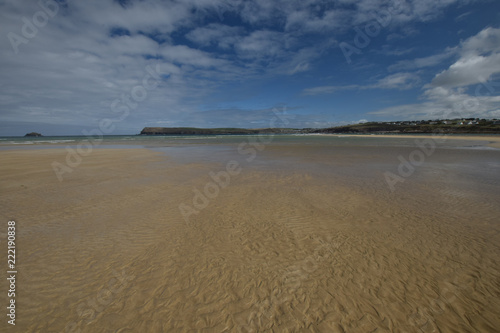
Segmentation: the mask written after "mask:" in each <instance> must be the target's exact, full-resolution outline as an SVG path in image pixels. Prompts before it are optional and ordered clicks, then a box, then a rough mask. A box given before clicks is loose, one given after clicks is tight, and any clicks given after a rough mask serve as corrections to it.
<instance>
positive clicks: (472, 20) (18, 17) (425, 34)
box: [0, 0, 500, 136]
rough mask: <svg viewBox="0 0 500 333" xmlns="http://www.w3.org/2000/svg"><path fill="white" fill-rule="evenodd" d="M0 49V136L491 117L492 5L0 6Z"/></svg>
mask: <svg viewBox="0 0 500 333" xmlns="http://www.w3.org/2000/svg"><path fill="white" fill-rule="evenodd" d="M0 36H1V38H0V136H17V135H24V134H26V133H28V132H31V131H36V132H40V133H42V134H44V135H84V134H85V133H91V132H93V133H97V132H99V131H101V132H102V133H104V134H109V135H119V134H137V133H139V132H140V131H141V129H142V128H144V127H180V126H187V127H208V128H214V127H244V128H266V127H270V125H271V124H274V125H275V126H276V127H280V126H285V125H286V127H293V128H311V127H313V128H322V127H332V126H339V125H344V124H353V123H359V122H366V121H397V120H420V119H446V118H466V117H475V118H476V117H477V118H488V119H493V118H500V1H498V0H336V1H333V0H331V1H325V0H302V1H294V0H178V1H161V0H142V1H135V0H128V1H127V0H119V1H113V0H99V1H98V0H90V1H81V0H80V1H77V0H66V1H63V0H58V1H55V0H0ZM276 114H280V115H282V116H283V117H286V119H287V120H286V124H285V122H283V124H276V123H273V121H272V120H273V119H274V118H275V115H276Z"/></svg>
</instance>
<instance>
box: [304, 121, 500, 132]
mask: <svg viewBox="0 0 500 333" xmlns="http://www.w3.org/2000/svg"><path fill="white" fill-rule="evenodd" d="M436 132H441V133H448V134H500V123H499V122H498V121H492V120H484V119H483V120H464V121H457V120H448V121H447V120H443V121H417V122H369V123H363V124H354V125H346V126H338V127H330V128H321V129H316V130H313V131H312V133H325V134H327V133H344V134H347V133H348V134H368V133H369V134H390V133H393V134H420V133H422V134H424V133H436Z"/></svg>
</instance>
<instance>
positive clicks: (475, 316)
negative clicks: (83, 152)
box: [0, 145, 500, 332]
mask: <svg viewBox="0 0 500 333" xmlns="http://www.w3.org/2000/svg"><path fill="white" fill-rule="evenodd" d="M411 151H412V149H411V147H400V148H391V149H389V148H388V149H384V148H379V149H377V150H376V151H373V148H372V147H358V148H355V147H351V148H349V149H346V148H342V147H329V146H318V147H310V146H303V147H300V146H297V147H294V148H293V149H292V148H291V147H289V146H280V145H274V146H273V145H271V146H269V147H267V148H266V150H265V151H263V152H260V153H259V156H258V157H257V158H256V160H255V161H253V162H248V161H246V160H245V156H241V155H238V154H237V153H236V152H235V151H234V152H233V153H231V152H228V153H227V160H224V159H223V160H220V161H219V162H217V161H214V162H213V163H211V162H207V161H204V162H203V163H197V162H196V161H191V162H183V164H180V163H177V162H176V161H175V160H173V159H172V158H170V157H169V156H168V155H164V154H161V153H155V152H151V151H148V150H145V149H142V150H125V149H123V150H96V151H94V152H93V153H92V154H90V155H89V156H87V157H85V158H84V160H83V163H82V165H80V166H79V167H78V168H76V169H74V171H73V172H72V174H71V175H68V176H67V178H66V179H65V180H64V181H63V182H59V181H58V180H57V178H56V177H55V175H54V173H53V172H52V170H51V168H50V163H51V162H52V161H54V160H60V161H62V160H64V157H65V152H64V151H60V150H43V151H2V152H0V153H1V155H2V163H1V166H0V181H1V188H2V192H1V194H0V205H1V207H2V210H1V214H0V218H1V220H2V221H8V220H12V219H14V220H16V222H17V227H18V230H17V234H18V241H17V243H16V245H17V249H18V254H17V258H18V267H17V268H18V271H19V273H18V281H17V288H18V290H19V294H18V297H17V302H16V305H17V318H16V323H17V325H16V328H15V329H16V331H19V332H498V329H499V328H500V319H499V318H500V266H499V260H500V259H499V258H500V249H499V245H500V222H499V217H500V205H498V202H499V199H500V172H498V165H499V164H498V161H499V160H500V154H499V151H462V150H459V149H455V150H452V149H448V150H445V149H443V150H442V151H437V152H436V153H435V154H434V155H433V156H431V157H430V158H429V159H428V160H427V161H426V163H424V164H423V165H421V166H419V167H418V168H417V170H416V171H415V173H414V174H413V175H412V176H411V177H408V178H406V179H405V181H404V182H403V183H400V184H398V185H397V188H396V190H395V191H394V192H391V191H390V190H389V188H388V186H387V183H386V182H385V179H384V172H385V171H388V170H389V171H392V172H396V170H397V166H398V163H399V161H398V159H397V156H398V155H399V154H402V155H403V156H408V153H410V152H411ZM222 157H223V156H222ZM218 158H221V157H220V156H219V157H218ZM230 159H236V160H238V161H239V162H240V166H241V167H242V170H241V172H240V174H238V175H236V176H233V177H231V181H230V184H229V185H228V186H227V187H225V188H222V189H220V191H219V194H218V195H217V196H216V197H215V198H213V199H210V200H209V201H210V202H209V204H208V205H207V207H206V208H204V209H202V210H200V212H199V213H198V214H196V215H195V214H193V215H191V217H190V219H189V221H188V223H186V221H185V220H184V219H183V217H182V216H181V214H180V212H179V208H178V206H179V204H181V203H185V204H189V205H192V200H193V196H194V193H193V188H197V189H200V190H203V187H204V186H205V184H207V183H208V182H210V181H211V178H210V177H209V175H208V172H210V171H213V172H218V171H220V170H223V169H224V168H225V163H226V162H227V161H228V160H230ZM488 163H490V164H488ZM495 165H497V166H496V168H497V169H495ZM2 225H5V222H2ZM5 231H6V228H4V230H0V232H2V234H1V235H0V236H1V237H2V238H1V240H2V242H4V240H5ZM2 280H3V281H4V282H2V284H0V288H2V289H1V290H3V291H2V298H1V299H2V300H3V304H6V302H7V298H6V295H5V294H6V293H5V292H4V291H6V290H7V284H6V282H5V279H2ZM0 327H2V331H4V328H6V327H7V323H6V320H5V319H4V322H2V323H1V324H0Z"/></svg>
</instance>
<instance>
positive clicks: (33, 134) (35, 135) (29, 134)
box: [25, 132, 43, 138]
mask: <svg viewBox="0 0 500 333" xmlns="http://www.w3.org/2000/svg"><path fill="white" fill-rule="evenodd" d="M26 136H29V137H36V138H38V137H41V136H43V135H41V134H40V133H37V132H31V133H27V134H26V135H25V137H26Z"/></svg>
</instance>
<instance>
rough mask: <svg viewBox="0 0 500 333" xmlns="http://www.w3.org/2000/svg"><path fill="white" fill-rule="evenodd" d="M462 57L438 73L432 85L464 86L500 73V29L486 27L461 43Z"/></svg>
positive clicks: (460, 51)
mask: <svg viewBox="0 0 500 333" xmlns="http://www.w3.org/2000/svg"><path fill="white" fill-rule="evenodd" d="M458 52H459V53H460V58H459V59H458V60H457V61H456V62H455V63H454V64H452V65H451V66H450V67H449V68H448V69H446V70H444V71H442V72H440V73H439V74H437V75H436V76H435V77H434V79H433V80H432V82H431V84H430V87H450V88H451V87H463V86H468V85H471V84H475V83H479V82H484V81H487V80H489V79H490V77H492V76H493V75H495V74H498V73H500V29H495V28H486V29H484V30H482V31H481V32H480V33H478V34H477V35H475V36H472V37H470V38H468V39H467V40H465V41H464V42H462V43H461V45H460V49H459V51H458Z"/></svg>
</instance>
